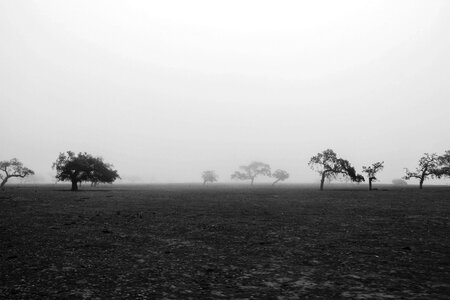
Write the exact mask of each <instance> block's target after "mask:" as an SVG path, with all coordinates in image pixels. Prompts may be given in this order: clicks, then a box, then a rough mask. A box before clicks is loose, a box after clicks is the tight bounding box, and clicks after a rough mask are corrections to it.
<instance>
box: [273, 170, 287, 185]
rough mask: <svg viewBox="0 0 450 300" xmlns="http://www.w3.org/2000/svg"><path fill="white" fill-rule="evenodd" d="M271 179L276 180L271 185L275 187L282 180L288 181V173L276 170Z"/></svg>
mask: <svg viewBox="0 0 450 300" xmlns="http://www.w3.org/2000/svg"><path fill="white" fill-rule="evenodd" d="M272 177H273V178H276V179H277V180H275V181H274V182H273V183H272V185H275V184H276V183H277V182H279V181H284V180H286V179H288V178H289V173H288V172H286V171H285V170H280V169H278V170H276V171H275V172H273V174H272Z"/></svg>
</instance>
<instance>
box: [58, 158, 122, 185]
mask: <svg viewBox="0 0 450 300" xmlns="http://www.w3.org/2000/svg"><path fill="white" fill-rule="evenodd" d="M52 168H53V169H56V179H58V180H59V181H70V182H72V191H76V190H78V185H77V184H78V183H81V182H83V181H87V182H91V183H92V184H94V185H97V184H98V183H112V182H114V181H115V180H116V179H118V178H120V176H119V174H118V173H117V171H116V170H114V169H113V166H112V165H111V164H108V163H105V162H104V161H103V159H102V158H101V157H94V156H92V155H91V154H88V153H86V152H84V153H82V152H80V153H78V155H75V153H74V152H72V151H67V152H66V153H60V154H59V156H58V158H57V160H56V161H55V162H54V163H53V165H52Z"/></svg>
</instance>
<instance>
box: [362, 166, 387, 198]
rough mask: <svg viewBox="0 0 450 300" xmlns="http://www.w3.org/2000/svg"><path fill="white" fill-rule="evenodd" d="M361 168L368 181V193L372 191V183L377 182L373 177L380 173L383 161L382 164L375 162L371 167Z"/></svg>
mask: <svg viewBox="0 0 450 300" xmlns="http://www.w3.org/2000/svg"><path fill="white" fill-rule="evenodd" d="M362 168H363V173H366V174H367V178H368V179H369V191H371V190H372V181H374V180H377V178H376V177H375V175H376V174H377V173H378V172H380V171H381V170H383V168H384V161H382V162H376V163H373V164H372V165H371V166H368V167H365V166H364V167H362Z"/></svg>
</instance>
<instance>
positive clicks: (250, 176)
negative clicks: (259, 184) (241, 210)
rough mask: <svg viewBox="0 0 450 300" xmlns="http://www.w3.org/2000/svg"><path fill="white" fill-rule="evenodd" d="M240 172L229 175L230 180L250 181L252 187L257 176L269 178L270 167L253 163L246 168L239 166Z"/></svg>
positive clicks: (257, 162) (256, 162)
mask: <svg viewBox="0 0 450 300" xmlns="http://www.w3.org/2000/svg"><path fill="white" fill-rule="evenodd" d="M239 169H240V170H241V171H236V172H234V173H233V174H232V175H231V179H239V180H250V184H251V185H253V182H254V181H255V178H256V177H257V176H259V175H261V176H270V174H271V172H270V166H269V165H268V164H265V163H262V162H259V161H255V162H252V163H251V164H249V165H248V166H240V167H239Z"/></svg>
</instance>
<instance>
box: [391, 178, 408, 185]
mask: <svg viewBox="0 0 450 300" xmlns="http://www.w3.org/2000/svg"><path fill="white" fill-rule="evenodd" d="M392 184H393V185H408V183H407V182H406V181H404V180H403V179H400V178H396V179H392Z"/></svg>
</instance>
